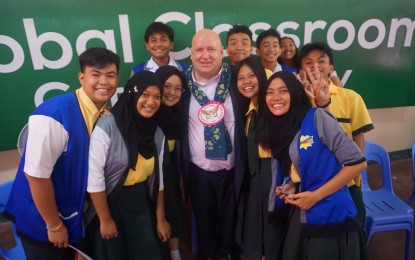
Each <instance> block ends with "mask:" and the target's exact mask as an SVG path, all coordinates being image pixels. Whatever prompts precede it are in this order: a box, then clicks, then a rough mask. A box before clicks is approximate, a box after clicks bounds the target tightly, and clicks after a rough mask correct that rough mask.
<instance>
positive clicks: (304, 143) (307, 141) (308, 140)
mask: <svg viewBox="0 0 415 260" xmlns="http://www.w3.org/2000/svg"><path fill="white" fill-rule="evenodd" d="M313 143H314V141H313V136H310V135H302V136H300V149H304V150H307V148H308V147H311V146H312V145H313Z"/></svg>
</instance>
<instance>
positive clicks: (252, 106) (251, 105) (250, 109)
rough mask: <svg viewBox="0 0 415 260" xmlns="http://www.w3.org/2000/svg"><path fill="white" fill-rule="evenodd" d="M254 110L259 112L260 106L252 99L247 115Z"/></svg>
mask: <svg viewBox="0 0 415 260" xmlns="http://www.w3.org/2000/svg"><path fill="white" fill-rule="evenodd" d="M252 110H255V111H257V112H258V108H257V107H256V106H255V105H254V102H252V101H251V103H249V108H248V112H246V114H245V116H247V115H249V114H250V113H251V112H252Z"/></svg>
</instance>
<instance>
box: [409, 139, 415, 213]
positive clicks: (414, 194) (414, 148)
mask: <svg viewBox="0 0 415 260" xmlns="http://www.w3.org/2000/svg"><path fill="white" fill-rule="evenodd" d="M412 169H413V171H414V189H413V191H412V195H411V197H410V198H409V200H408V205H409V206H412V203H413V202H414V200H415V142H413V143H412Z"/></svg>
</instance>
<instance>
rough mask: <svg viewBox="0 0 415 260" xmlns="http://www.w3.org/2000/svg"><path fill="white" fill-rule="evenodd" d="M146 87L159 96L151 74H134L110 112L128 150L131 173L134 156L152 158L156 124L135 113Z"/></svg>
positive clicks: (152, 118)
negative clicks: (153, 90) (154, 89)
mask: <svg viewBox="0 0 415 260" xmlns="http://www.w3.org/2000/svg"><path fill="white" fill-rule="evenodd" d="M149 86H156V87H158V88H159V89H160V92H161V93H163V88H162V84H161V82H160V80H159V79H158V77H156V75H155V74H154V73H153V72H151V71H140V72H138V73H137V74H135V75H134V76H133V77H132V78H130V80H128V82H127V84H126V85H125V87H124V92H123V93H122V94H121V96H120V98H119V99H118V101H117V103H116V104H115V106H114V107H113V108H112V109H111V113H112V114H113V115H114V118H115V122H116V123H117V126H118V128H119V129H120V132H121V135H122V136H123V138H124V141H125V143H126V145H127V147H128V153H129V168H130V169H133V170H135V165H136V164H137V157H138V154H141V155H142V156H143V157H144V158H146V159H149V158H151V157H153V156H155V155H156V151H155V143H154V134H155V132H156V129H157V122H156V119H155V116H153V117H151V118H144V117H142V116H141V115H140V114H139V113H138V112H137V101H138V99H139V98H140V96H141V95H142V94H143V92H144V91H145V90H146V89H147V87H149Z"/></svg>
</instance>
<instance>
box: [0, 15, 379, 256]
mask: <svg viewBox="0 0 415 260" xmlns="http://www.w3.org/2000/svg"><path fill="white" fill-rule="evenodd" d="M144 39H145V44H146V48H147V50H148V52H149V53H150V54H151V58H150V59H149V60H148V61H146V62H144V63H141V64H139V65H137V66H135V67H134V68H133V69H132V73H131V78H130V79H129V80H128V82H127V83H126V85H125V87H124V92H123V93H122V94H121V96H120V98H119V99H118V101H117V103H116V104H115V106H114V107H113V108H111V110H110V112H109V111H108V110H107V109H106V102H107V101H108V100H109V99H110V98H111V96H112V95H113V94H114V93H115V90H116V87H117V84H118V80H119V79H118V71H119V63H120V59H119V57H118V56H117V55H116V54H114V53H113V52H111V51H109V50H107V49H105V48H90V49H87V50H86V51H85V52H84V53H82V54H81V55H80V57H79V61H80V69H81V72H80V73H79V75H78V78H79V82H80V85H81V87H80V88H79V89H77V90H76V91H75V92H73V93H69V94H65V95H61V96H57V97H54V98H51V99H49V100H47V101H45V102H44V103H43V104H42V105H40V106H39V107H38V108H36V109H35V111H34V112H33V113H32V115H31V116H30V117H29V123H28V124H29V135H28V139H27V144H26V149H25V153H24V155H23V157H22V160H21V163H20V165H19V168H18V172H17V175H16V179H15V181H14V185H13V189H12V192H11V195H10V199H9V201H8V204H7V206H6V210H5V212H4V215H5V216H6V217H8V218H9V219H11V220H13V221H14V222H15V223H16V227H17V231H18V233H19V235H20V237H21V240H22V244H23V247H24V250H25V253H26V256H27V258H28V259H71V260H72V259H74V257H75V251H74V250H73V249H72V248H71V247H68V246H69V245H70V246H72V247H77V248H80V249H81V250H83V251H85V252H86V253H88V254H90V255H91V256H92V257H93V258H94V259H173V260H176V259H181V256H180V252H179V241H180V238H182V237H183V233H184V228H185V225H186V221H189V220H187V219H186V217H185V209H184V200H186V199H190V202H191V207H192V212H193V214H194V218H195V223H196V225H195V227H196V231H197V237H198V246H199V251H200V256H201V257H202V258H203V259H221V258H225V259H239V258H240V256H241V255H243V256H244V258H246V259H267V260H269V259H353V260H354V259H367V253H366V240H365V239H366V238H365V234H364V230H363V222H364V217H365V211H364V205H363V201H362V193H361V190H360V185H361V181H360V172H361V171H362V170H363V169H365V167H366V162H365V158H364V156H363V151H364V133H365V132H367V131H370V130H372V129H373V128H374V127H373V125H372V122H371V120H370V117H369V114H368V112H367V109H366V107H365V104H364V102H363V100H362V98H361V97H360V95H358V94H357V93H356V92H354V91H353V90H350V89H346V88H342V87H341V86H337V85H336V84H335V81H334V80H333V78H332V73H333V71H334V59H333V55H332V52H331V50H330V48H329V47H328V46H327V44H325V43H321V42H314V43H309V44H306V45H304V46H303V47H302V48H301V49H300V50H298V48H297V47H296V45H295V43H294V41H293V39H291V38H289V37H283V38H281V36H280V34H279V33H278V32H277V31H276V30H275V29H269V30H265V31H263V32H262V33H260V34H259V35H258V38H257V41H256V55H254V54H253V49H254V46H253V40H252V32H251V31H250V30H249V28H248V27H247V26H245V25H242V24H236V25H234V26H233V27H232V28H231V29H230V30H229V32H228V35H227V38H226V52H227V54H228V56H229V60H230V65H229V64H228V63H226V62H225V61H224V50H225V49H224V47H223V46H222V43H221V40H220V37H219V35H218V34H216V33H215V32H213V31H212V30H208V29H203V30H200V31H198V32H197V33H196V34H195V35H194V36H193V38H192V44H191V57H190V59H191V63H190V64H185V63H183V62H182V61H175V60H173V59H172V58H171V57H170V56H169V53H170V51H171V50H172V49H173V46H174V32H173V29H172V28H171V27H170V26H168V25H166V24H163V23H161V22H153V23H151V24H150V25H149V26H148V27H147V30H146V32H145V35H144Z"/></svg>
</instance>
